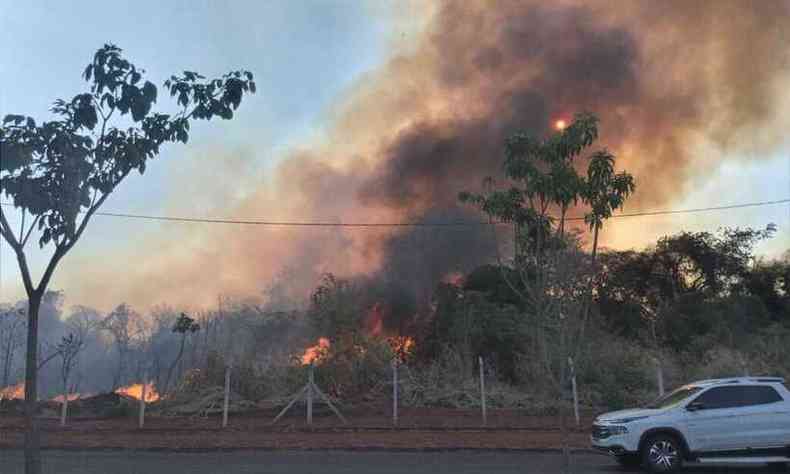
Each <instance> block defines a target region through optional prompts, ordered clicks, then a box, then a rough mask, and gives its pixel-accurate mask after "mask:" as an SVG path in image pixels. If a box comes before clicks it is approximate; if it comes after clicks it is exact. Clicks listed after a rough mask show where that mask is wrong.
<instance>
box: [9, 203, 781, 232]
mask: <svg viewBox="0 0 790 474" xmlns="http://www.w3.org/2000/svg"><path fill="white" fill-rule="evenodd" d="M785 203H790V198H786V199H778V200H775V201H760V202H747V203H740V204H730V205H723V206H711V207H699V208H693V209H667V210H658V211H640V212H632V213H622V214H615V215H613V216H612V217H613V218H621V217H648V216H659V215H670V214H693V213H699V212H710V211H723V210H728V209H740V208H745V207H759V206H771V205H776V204H785ZM0 204H1V205H3V206H10V207H13V204H11V203H6V202H3V203H0ZM94 215H97V216H104V217H117V218H124V219H141V220H153V221H164V222H186V223H203V224H241V225H261V226H287V227H464V226H483V225H491V224H492V223H491V222H484V221H450V222H331V221H323V222H321V221H318V222H305V221H270V220H259V219H230V218H200V217H180V216H156V215H148V214H129V213H120V212H101V211H97V212H96V213H95V214H94ZM555 218H556V217H555ZM565 220H566V221H583V220H584V217H581V216H575V217H566V218H565ZM493 224H497V225H499V224H509V223H508V222H501V221H495V222H493Z"/></svg>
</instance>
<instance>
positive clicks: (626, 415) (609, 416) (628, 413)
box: [595, 408, 666, 423]
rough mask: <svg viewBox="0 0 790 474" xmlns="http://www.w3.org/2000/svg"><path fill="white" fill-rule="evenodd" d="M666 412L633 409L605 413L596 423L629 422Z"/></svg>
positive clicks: (650, 409)
mask: <svg viewBox="0 0 790 474" xmlns="http://www.w3.org/2000/svg"><path fill="white" fill-rule="evenodd" d="M665 411H666V410H656V409H652V408H633V409H630V410H619V411H612V412H609V413H604V414H603V415H600V416H599V417H598V418H596V419H595V421H599V422H604V423H611V422H613V421H615V420H627V419H630V418H643V417H648V416H656V415H661V414H663V413H664V412H665Z"/></svg>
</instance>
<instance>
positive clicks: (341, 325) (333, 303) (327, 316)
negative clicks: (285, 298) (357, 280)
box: [308, 274, 366, 340]
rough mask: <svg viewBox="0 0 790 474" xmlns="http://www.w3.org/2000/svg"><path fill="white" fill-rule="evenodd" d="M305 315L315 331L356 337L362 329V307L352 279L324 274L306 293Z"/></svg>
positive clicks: (357, 289)
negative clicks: (307, 304)
mask: <svg viewBox="0 0 790 474" xmlns="http://www.w3.org/2000/svg"><path fill="white" fill-rule="evenodd" d="M310 303H311V304H310V309H309V311H308V317H309V318H310V321H311V323H312V324H313V326H314V328H315V330H316V331H317V333H318V334H319V335H322V336H325V337H329V338H330V339H333V340H334V339H337V338H338V336H343V337H352V338H354V337H357V336H358V335H359V334H360V332H361V330H362V318H363V317H364V315H365V311H366V308H364V307H363V304H362V299H361V295H360V293H359V288H358V287H357V286H356V285H354V283H352V282H350V281H348V280H343V279H339V278H336V277H335V276H334V275H332V274H326V275H324V277H323V278H322V279H321V283H320V284H319V285H318V287H317V288H316V289H315V291H313V294H312V296H311V297H310Z"/></svg>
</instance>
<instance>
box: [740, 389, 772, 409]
mask: <svg viewBox="0 0 790 474" xmlns="http://www.w3.org/2000/svg"><path fill="white" fill-rule="evenodd" d="M741 388H742V389H743V395H744V401H745V402H746V403H745V404H746V405H765V404H767V403H776V402H781V401H782V396H781V395H779V393H777V391H776V390H775V389H774V388H773V387H770V386H768V385H746V386H744V387H741Z"/></svg>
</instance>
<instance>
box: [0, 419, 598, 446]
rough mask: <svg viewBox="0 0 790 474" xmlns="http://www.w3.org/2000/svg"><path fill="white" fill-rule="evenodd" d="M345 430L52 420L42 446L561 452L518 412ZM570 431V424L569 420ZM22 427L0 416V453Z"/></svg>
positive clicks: (556, 436)
mask: <svg viewBox="0 0 790 474" xmlns="http://www.w3.org/2000/svg"><path fill="white" fill-rule="evenodd" d="M344 414H345V416H346V418H347V419H348V421H349V423H348V425H344V424H343V423H341V422H340V421H339V420H338V419H337V418H335V417H334V416H332V415H331V414H330V413H325V412H323V411H319V412H318V413H317V414H316V416H315V418H314V424H313V426H312V427H309V426H307V425H306V423H305V419H304V413H303V412H301V413H299V412H295V413H293V414H291V415H289V416H286V417H284V418H283V419H281V420H280V421H279V422H278V423H277V425H274V426H272V425H271V421H272V420H273V418H274V416H275V413H273V412H269V411H260V412H254V413H244V414H238V415H235V416H231V417H230V420H229V426H228V428H226V429H224V430H223V429H221V428H220V419H219V418H218V417H208V418H200V417H163V416H156V415H155V414H152V415H150V416H147V417H146V421H145V427H144V428H143V429H139V428H138V427H137V418H136V417H123V418H112V419H74V420H70V421H69V423H68V425H67V426H66V427H63V428H62V427H60V426H59V424H58V420H57V419H52V418H46V419H42V420H41V426H42V436H41V440H42V446H43V447H45V448H59V449H86V448H88V449H90V448H106V449H116V448H120V449H166V450H218V449H220V450H221V449H425V450H431V449H513V450H516V449H554V448H558V447H560V446H561V435H560V431H559V429H558V426H559V425H558V420H557V418H556V417H540V416H528V415H525V414H523V413H520V412H519V411H518V410H492V411H491V412H489V416H488V424H487V426H486V427H483V426H482V420H481V416H480V412H479V411H476V410H454V409H401V412H400V417H399V426H398V427H397V428H393V427H392V418H391V414H389V413H386V412H384V411H381V412H376V411H370V410H358V411H356V412H354V411H348V412H346V413H344ZM568 422H569V425H575V423H574V422H573V420H572V419H569V420H568ZM590 423H591V419H590V418H589V417H585V418H584V419H583V420H582V422H581V424H580V427H579V428H576V427H575V426H573V429H571V430H570V432H569V434H568V436H569V443H570V445H571V446H572V447H576V448H587V447H588V446H589V435H588V433H589V426H590ZM23 430H24V422H23V419H22V418H21V417H19V416H7V415H6V416H3V415H0V449H2V448H19V447H21V446H22V440H23Z"/></svg>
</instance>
